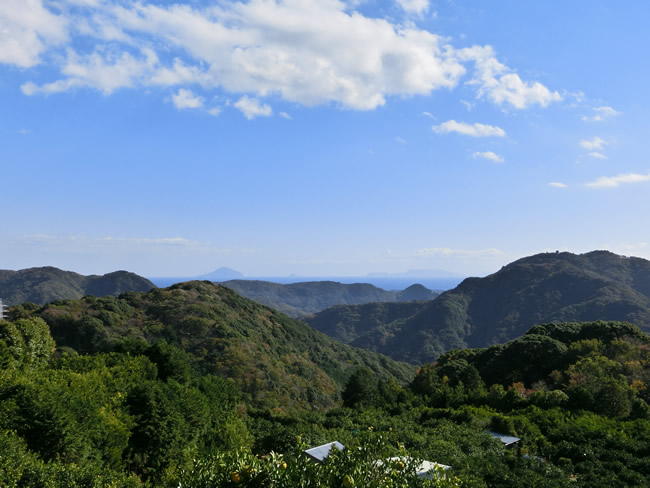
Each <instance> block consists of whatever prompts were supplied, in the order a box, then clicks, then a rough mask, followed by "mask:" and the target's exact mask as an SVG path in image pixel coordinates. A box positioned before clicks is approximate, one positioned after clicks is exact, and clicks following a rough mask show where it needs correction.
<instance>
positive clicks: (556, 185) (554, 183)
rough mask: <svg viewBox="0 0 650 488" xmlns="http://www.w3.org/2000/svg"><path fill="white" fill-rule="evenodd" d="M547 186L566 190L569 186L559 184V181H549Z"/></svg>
mask: <svg viewBox="0 0 650 488" xmlns="http://www.w3.org/2000/svg"><path fill="white" fill-rule="evenodd" d="M548 186H552V187H553V188H568V187H569V186H568V185H567V184H565V183H561V182H559V181H551V182H550V183H549V184H548Z"/></svg>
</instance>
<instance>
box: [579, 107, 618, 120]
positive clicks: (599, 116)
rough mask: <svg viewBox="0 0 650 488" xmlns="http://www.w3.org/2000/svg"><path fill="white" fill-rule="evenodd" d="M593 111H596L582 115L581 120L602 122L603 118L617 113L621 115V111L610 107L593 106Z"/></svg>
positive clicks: (614, 115)
mask: <svg viewBox="0 0 650 488" xmlns="http://www.w3.org/2000/svg"><path fill="white" fill-rule="evenodd" d="M593 110H594V112H596V113H595V114H594V115H592V116H590V117H588V116H583V117H582V120H584V121H585V122H602V121H603V120H605V119H608V118H610V117H616V116H617V115H621V112H618V111H616V110H614V109H613V108H612V107H607V106H603V107H594V109H593Z"/></svg>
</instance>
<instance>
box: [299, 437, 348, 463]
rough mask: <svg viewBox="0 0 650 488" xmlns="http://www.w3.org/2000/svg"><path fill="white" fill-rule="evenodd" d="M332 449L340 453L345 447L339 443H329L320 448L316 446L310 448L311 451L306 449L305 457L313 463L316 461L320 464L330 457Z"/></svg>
mask: <svg viewBox="0 0 650 488" xmlns="http://www.w3.org/2000/svg"><path fill="white" fill-rule="evenodd" d="M332 449H337V450H339V451H342V450H344V449H345V446H344V445H343V444H341V443H340V442H339V441H334V442H329V443H327V444H323V445H322V446H316V447H312V448H311V449H307V450H306V451H305V454H307V456H309V457H310V458H312V459H313V460H314V461H318V462H319V463H322V462H323V461H324V460H325V459H327V457H328V456H329V455H330V451H331V450H332Z"/></svg>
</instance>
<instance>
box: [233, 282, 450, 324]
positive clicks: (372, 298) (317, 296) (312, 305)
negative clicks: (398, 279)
mask: <svg viewBox="0 0 650 488" xmlns="http://www.w3.org/2000/svg"><path fill="white" fill-rule="evenodd" d="M221 284H222V285H224V286H226V287H228V288H230V289H232V290H234V291H236V292H237V293H238V294H239V295H241V296H244V297H246V298H250V299H251V300H254V301H256V302H258V303H261V304H263V305H266V306H269V307H271V308H274V309H276V310H279V311H280V312H282V313H285V314H287V315H289V316H290V317H294V318H303V317H305V316H307V315H309V314H313V313H316V312H320V311H322V310H325V309H327V308H329V307H331V306H334V305H359V304H362V303H373V302H375V303H376V302H406V301H412V300H431V299H433V298H435V297H436V296H438V293H437V292H434V291H431V290H429V289H428V288H425V287H424V286H422V285H418V284H415V285H412V286H410V287H408V288H406V289H405V290H402V291H388V290H384V289H382V288H378V287H376V286H374V285H371V284H368V283H353V284H344V283H338V282H335V281H308V282H299V283H291V284H279V283H273V282H270V281H260V280H230V281H226V282H223V283H221Z"/></svg>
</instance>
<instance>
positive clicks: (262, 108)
mask: <svg viewBox="0 0 650 488" xmlns="http://www.w3.org/2000/svg"><path fill="white" fill-rule="evenodd" d="M235 107H237V108H238V109H239V110H241V112H242V113H243V114H244V116H245V117H246V118H247V119H248V120H252V119H254V118H255V117H269V116H270V115H271V114H272V113H273V110H271V107H270V106H269V105H266V104H262V103H260V101H259V100H258V99H256V98H249V97H247V96H246V95H244V96H243V97H241V98H240V99H239V100H237V102H235Z"/></svg>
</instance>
